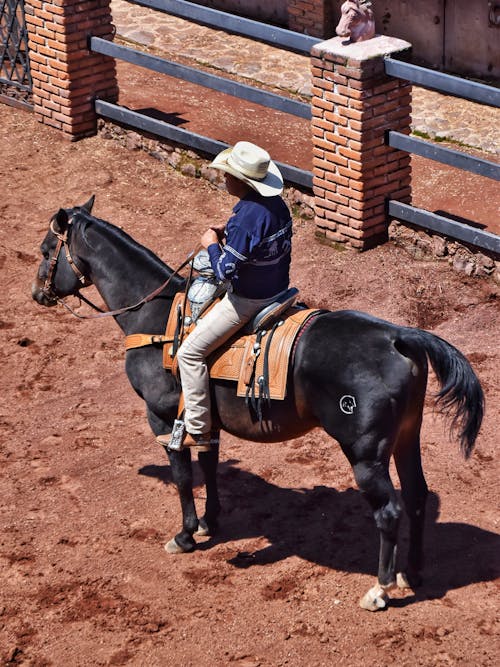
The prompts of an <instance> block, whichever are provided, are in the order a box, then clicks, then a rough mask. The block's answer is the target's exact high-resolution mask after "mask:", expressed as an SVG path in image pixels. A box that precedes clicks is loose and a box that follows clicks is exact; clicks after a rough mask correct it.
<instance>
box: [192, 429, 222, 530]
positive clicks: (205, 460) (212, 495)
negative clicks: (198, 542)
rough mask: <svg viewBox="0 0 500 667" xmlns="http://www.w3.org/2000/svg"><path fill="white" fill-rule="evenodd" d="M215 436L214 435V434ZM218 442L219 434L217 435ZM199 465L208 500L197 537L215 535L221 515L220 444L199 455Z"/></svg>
mask: <svg viewBox="0 0 500 667" xmlns="http://www.w3.org/2000/svg"><path fill="white" fill-rule="evenodd" d="M212 435H213V434H212ZM217 440H218V434H217ZM198 463H199V464H200V468H201V469H202V471H203V475H204V477H205V488H206V492H207V500H206V503H205V514H204V516H202V517H201V519H200V521H199V526H198V530H197V531H196V534H197V535H214V534H215V532H216V530H217V520H218V517H219V513H220V509H221V508H220V502H219V490H218V488H217V467H218V464H219V443H218V442H217V444H212V446H211V448H210V451H209V452H200V453H199V454H198Z"/></svg>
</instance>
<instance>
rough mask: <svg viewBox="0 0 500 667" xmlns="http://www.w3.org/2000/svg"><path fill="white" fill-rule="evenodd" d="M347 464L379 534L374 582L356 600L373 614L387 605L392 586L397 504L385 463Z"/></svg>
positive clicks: (397, 525) (397, 519)
mask: <svg viewBox="0 0 500 667" xmlns="http://www.w3.org/2000/svg"><path fill="white" fill-rule="evenodd" d="M351 464H352V467H353V471H354V476H355V478H356V483H357V485H358V487H359V489H360V491H361V493H362V494H363V496H364V497H365V498H366V500H367V501H368V502H369V504H370V505H371V508H372V510H373V516H374V518H375V523H376V525H377V528H378V530H379V535H380V552H379V566H378V583H377V584H376V585H375V586H373V587H372V588H371V589H370V590H369V591H368V592H367V593H366V595H365V596H364V597H363V598H362V599H361V600H360V605H361V607H363V609H368V610H369V611H377V610H378V609H383V608H384V607H386V605H387V599H388V598H387V592H388V591H389V590H391V589H392V588H394V587H395V586H396V547H397V538H398V527H399V517H400V515H401V507H400V505H399V502H398V499H397V496H396V492H395V489H394V486H393V485H392V482H391V478H390V476H389V470H388V463H385V462H383V461H380V460H376V461H373V460H365V461H358V462H353V461H352V459H351Z"/></svg>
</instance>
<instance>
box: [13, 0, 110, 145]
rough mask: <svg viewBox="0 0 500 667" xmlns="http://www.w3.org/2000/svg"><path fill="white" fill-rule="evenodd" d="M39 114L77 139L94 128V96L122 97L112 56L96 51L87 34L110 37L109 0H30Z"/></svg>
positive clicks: (29, 25)
mask: <svg viewBox="0 0 500 667" xmlns="http://www.w3.org/2000/svg"><path fill="white" fill-rule="evenodd" d="M26 24H27V28H28V34H29V50H30V63H31V74H32V77H33V102H34V108H35V114H36V116H37V117H38V119H39V120H40V121H41V122H42V123H45V124H46V125H51V126H52V127H56V128H57V129H59V130H61V131H62V132H64V133H65V134H67V135H68V137H69V138H70V139H79V138H81V137H84V136H88V135H91V134H95V132H96V114H95V112H94V104H93V100H94V98H95V97H96V96H98V97H101V98H103V99H107V100H109V101H116V100H117V99H118V86H117V82H116V71H115V64H114V59H113V58H109V57H106V56H101V55H98V54H92V53H90V52H89V51H88V48H87V38H88V36H89V35H94V36H98V37H103V38H111V37H112V35H113V26H112V23H111V10H110V0H26Z"/></svg>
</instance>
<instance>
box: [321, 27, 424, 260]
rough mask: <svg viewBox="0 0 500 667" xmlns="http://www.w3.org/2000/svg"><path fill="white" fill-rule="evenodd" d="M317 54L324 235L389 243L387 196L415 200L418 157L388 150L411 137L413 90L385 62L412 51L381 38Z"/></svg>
mask: <svg viewBox="0 0 500 667" xmlns="http://www.w3.org/2000/svg"><path fill="white" fill-rule="evenodd" d="M342 41H343V39H342V38H340V37H335V38H333V39H330V40H328V41H326V42H322V43H320V44H317V45H316V46H315V47H314V48H313V49H312V52H311V55H312V75H313V89H312V94H313V99H312V115H313V119H312V130H313V151H314V155H313V175H314V180H313V183H314V198H315V214H316V225H317V234H318V236H320V237H324V238H325V239H326V240H329V241H331V242H332V243H335V242H339V243H345V244H346V245H348V246H350V247H352V248H355V249H358V250H365V249H367V248H369V247H372V246H374V245H376V244H377V243H381V242H383V241H385V240H386V239H387V228H388V219H387V214H386V205H385V201H386V199H387V198H392V199H398V200H399V201H403V202H409V201H410V198H411V187H410V157H409V156H408V155H407V153H404V152H402V151H398V150H395V149H393V148H389V147H388V146H386V145H385V133H386V130H389V129H392V130H398V131H400V132H403V133H406V134H409V132H410V120H411V118H410V113H411V106H410V104H411V85H410V84H409V83H408V82H406V81H402V80H400V79H395V78H392V77H388V76H387V75H386V74H385V73H384V62H383V57H384V55H385V54H387V55H389V54H394V53H396V52H400V51H403V50H406V49H408V48H410V44H408V42H404V41H402V40H400V39H395V38H392V37H386V36H377V37H374V38H373V39H370V40H367V41H366V42H358V43H357V44H350V45H343V44H342Z"/></svg>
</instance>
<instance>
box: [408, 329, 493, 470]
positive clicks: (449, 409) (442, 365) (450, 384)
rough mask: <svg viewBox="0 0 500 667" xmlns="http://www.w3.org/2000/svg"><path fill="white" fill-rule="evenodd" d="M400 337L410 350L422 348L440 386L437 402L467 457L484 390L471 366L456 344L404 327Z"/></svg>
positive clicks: (476, 426) (482, 405) (475, 432)
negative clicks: (415, 347) (448, 419)
mask: <svg viewBox="0 0 500 667" xmlns="http://www.w3.org/2000/svg"><path fill="white" fill-rule="evenodd" d="M400 338H401V340H402V342H403V343H406V344H408V345H409V347H410V349H411V347H413V346H414V345H415V343H417V345H418V347H420V348H421V349H422V348H423V349H424V350H425V353H426V354H427V357H428V358H429V360H430V362H431V365H432V368H433V369H434V372H435V374H436V376H437V379H438V381H439V384H440V387H441V390H440V391H439V392H438V394H437V395H436V403H437V405H438V406H439V407H440V409H441V412H443V413H444V414H445V415H446V416H447V417H449V418H450V419H451V430H452V431H455V432H457V434H458V437H459V440H460V449H461V451H462V454H463V455H464V457H465V458H466V459H467V458H469V456H470V455H471V453H472V450H473V448H474V443H475V441H476V438H477V434H478V432H479V429H480V427H481V422H482V420H483V413H484V394H483V390H482V387H481V384H480V382H479V379H478V378H477V376H476V374H475V373H474V371H473V370H472V366H471V365H470V363H469V362H468V360H467V359H466V358H465V357H464V355H463V354H462V353H461V352H460V351H459V350H457V348H456V347H454V346H453V345H451V344H450V343H448V342H447V341H445V340H443V339H442V338H439V336H436V335H434V334H431V333H429V332H428V331H423V330H422V329H404V333H403V334H402V336H401V337H400ZM412 343H413V345H412Z"/></svg>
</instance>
